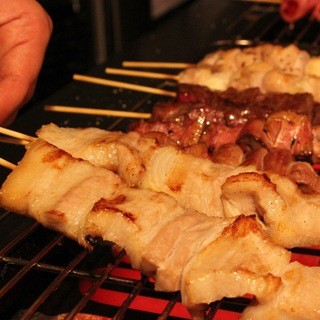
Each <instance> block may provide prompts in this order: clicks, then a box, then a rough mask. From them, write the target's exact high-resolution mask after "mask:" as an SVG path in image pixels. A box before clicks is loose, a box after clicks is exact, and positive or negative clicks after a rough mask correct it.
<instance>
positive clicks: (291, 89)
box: [179, 43, 320, 102]
mask: <svg viewBox="0 0 320 320" xmlns="http://www.w3.org/2000/svg"><path fill="white" fill-rule="evenodd" d="M310 60H311V56H310V55H309V54H308V53H307V52H306V51H304V50H301V49H299V48H298V47H297V46H296V45H294V44H290V45H288V46H280V45H273V44H267V43H266V44H261V45H257V46H254V47H248V48H244V49H240V48H232V49H229V50H218V51H216V52H214V53H211V54H209V55H207V56H205V57H204V58H203V59H202V60H201V61H199V63H198V64H197V65H196V66H195V67H191V68H188V69H186V70H184V71H182V72H181V73H180V74H179V83H187V84H194V85H201V86H205V87H208V88H209V89H211V90H218V91H224V90H226V89H228V88H230V87H232V88H235V89H238V90H245V89H248V88H253V87H256V88H259V89H260V90H261V92H263V93H270V92H271V93H280V92H287V93H304V92H309V93H311V94H312V95H313V96H314V99H315V100H316V101H318V102H319V101H320V94H319V92H318V90H317V88H318V87H319V84H320V78H319V75H318V74H315V73H314V72H311V73H309V71H310V70H311V69H313V68H311V67H310V66H309V65H308V64H309V62H310ZM319 62H320V60H317V61H316V65H317V69H318V68H319ZM314 63H315V61H312V65H314Z"/></svg>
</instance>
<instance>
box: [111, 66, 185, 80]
mask: <svg viewBox="0 0 320 320" xmlns="http://www.w3.org/2000/svg"><path fill="white" fill-rule="evenodd" d="M105 72H106V73H108V74H115V75H124V76H132V77H140V78H153V79H164V80H174V81H179V75H175V74H169V73H158V72H147V71H137V70H129V69H116V68H106V69H105Z"/></svg>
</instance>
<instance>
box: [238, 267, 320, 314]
mask: <svg viewBox="0 0 320 320" xmlns="http://www.w3.org/2000/svg"><path fill="white" fill-rule="evenodd" d="M319 288H320V268H319V267H310V268H306V267H305V266H303V265H301V264H300V263H298V262H293V263H290V264H289V265H288V266H286V267H285V268H284V270H283V271H282V276H281V284H280V286H279V287H278V289H277V290H276V291H274V292H271V293H270V296H269V298H268V300H267V301H265V302H264V303H257V302H256V303H255V304H253V305H252V306H249V307H248V308H246V309H245V310H244V312H243V313H242V315H241V316H240V320H269V319H281V320H317V319H320V306H319V294H320V292H319Z"/></svg>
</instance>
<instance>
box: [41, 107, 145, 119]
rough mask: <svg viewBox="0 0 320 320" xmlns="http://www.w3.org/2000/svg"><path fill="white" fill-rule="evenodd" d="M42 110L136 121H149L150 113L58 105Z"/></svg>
mask: <svg viewBox="0 0 320 320" xmlns="http://www.w3.org/2000/svg"><path fill="white" fill-rule="evenodd" d="M44 110H46V111H53V112H66V113H78V114H89V115H99V116H110V117H122V118H136V119H149V118H150V117H151V113H143V112H134V111H121V110H105V109H93V108H82V107H69V106H58V105H47V106H45V107H44Z"/></svg>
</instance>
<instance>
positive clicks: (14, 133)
mask: <svg viewBox="0 0 320 320" xmlns="http://www.w3.org/2000/svg"><path fill="white" fill-rule="evenodd" d="M0 133H2V134H4V135H6V136H9V137H13V138H16V139H18V140H24V141H29V142H30V141H32V140H35V138H34V137H31V136H28V135H27V134H24V133H20V132H17V131H14V130H10V129H7V128H3V127H0Z"/></svg>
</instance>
